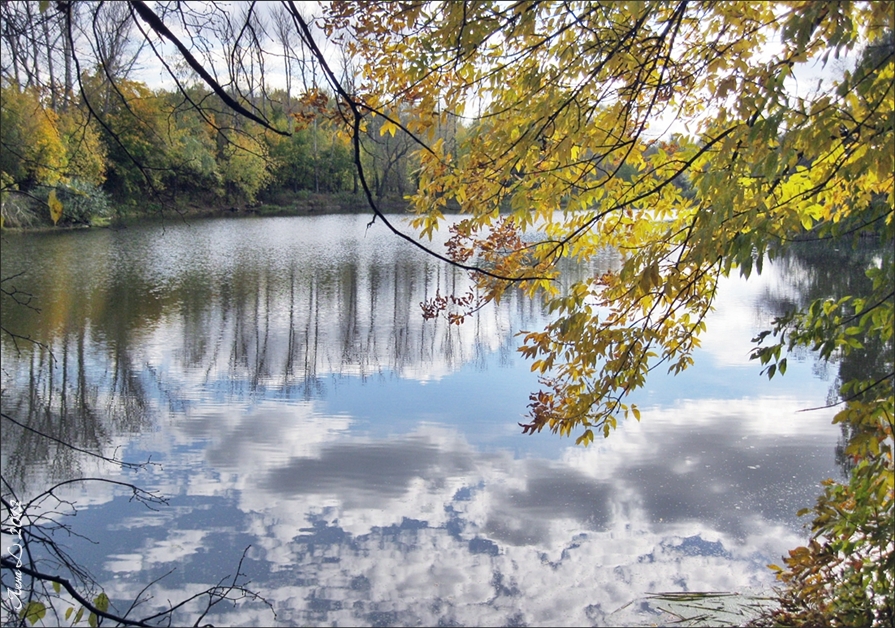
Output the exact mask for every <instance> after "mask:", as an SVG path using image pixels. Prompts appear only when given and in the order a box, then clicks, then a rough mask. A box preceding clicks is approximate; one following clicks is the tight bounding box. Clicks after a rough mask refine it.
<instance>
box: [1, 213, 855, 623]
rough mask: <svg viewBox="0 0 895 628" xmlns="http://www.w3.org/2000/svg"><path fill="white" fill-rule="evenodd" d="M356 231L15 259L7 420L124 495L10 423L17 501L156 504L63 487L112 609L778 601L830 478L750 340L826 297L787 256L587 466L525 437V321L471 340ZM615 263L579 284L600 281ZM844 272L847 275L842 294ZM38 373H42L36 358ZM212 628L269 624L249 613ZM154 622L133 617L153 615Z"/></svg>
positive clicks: (203, 232)
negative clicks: (682, 594)
mask: <svg viewBox="0 0 895 628" xmlns="http://www.w3.org/2000/svg"><path fill="white" fill-rule="evenodd" d="M368 220H369V219H368V217H365V216H325V217H302V218H264V219H246V220H210V221H200V222H195V223H194V224H170V223H169V224H165V225H145V226H139V227H131V228H129V229H125V230H121V231H110V230H102V231H91V232H83V233H53V234H45V235H29V236H4V240H3V247H2V263H3V276H4V277H7V276H9V275H13V274H15V273H18V272H23V273H24V274H23V275H22V276H21V277H17V278H16V279H14V280H11V281H10V282H7V283H6V284H4V287H7V286H9V285H12V284H14V285H15V286H16V287H17V288H19V289H21V290H27V291H28V292H30V293H32V294H33V295H34V301H33V304H34V305H36V306H37V307H39V308H40V312H39V313H37V312H33V311H30V310H26V309H24V308H22V307H13V306H12V305H11V304H10V302H8V301H6V302H4V304H3V324H4V326H5V327H7V328H9V329H15V330H16V331H17V333H20V334H22V335H26V336H27V335H30V336H31V337H33V338H36V339H39V340H42V341H43V342H45V343H46V345H47V349H40V348H36V347H34V346H32V345H30V344H29V343H27V342H22V341H19V343H18V344H19V351H16V348H15V347H14V345H13V343H12V341H11V340H10V339H9V338H8V337H6V336H4V337H3V340H2V342H3V345H2V350H3V369H2V378H3V379H2V387H3V393H2V403H3V412H4V413H7V414H10V415H11V416H14V417H16V418H17V419H18V420H20V421H22V422H27V423H28V424H30V425H32V426H34V427H35V428H38V429H41V430H43V431H45V432H49V433H52V434H54V435H56V436H58V437H60V438H63V439H66V440H68V441H69V442H72V443H74V444H76V445H77V446H78V447H81V448H83V449H87V450H89V451H97V452H103V453H105V454H106V455H112V454H116V455H117V456H118V457H120V458H124V459H126V460H128V461H131V462H142V461H145V460H147V459H148V458H149V457H150V456H151V460H152V461H153V462H155V463H159V464H158V465H152V466H149V467H148V468H146V469H144V470H140V471H129V470H121V469H118V468H115V467H110V466H103V465H101V464H97V463H96V462H95V461H94V460H93V459H91V458H89V457H87V456H84V455H81V454H77V453H75V452H72V451H71V450H68V449H64V448H61V447H60V448H57V447H54V446H53V445H52V443H48V442H47V441H46V440H44V439H40V438H37V437H34V436H33V435H30V434H29V433H27V432H24V431H23V430H22V429H21V428H19V427H17V426H14V425H11V424H8V422H6V421H4V425H3V448H2V463H3V470H4V476H5V477H7V478H8V479H10V480H12V481H13V482H14V486H15V489H16V491H17V492H19V494H20V495H22V496H25V497H28V496H29V495H33V494H36V493H38V492H40V491H42V490H44V489H46V488H47V487H48V486H49V485H50V484H51V483H52V482H54V481H59V480H64V479H69V478H71V477H79V476H102V477H109V478H115V479H120V480H123V481H128V482H133V483H136V484H138V485H140V486H142V487H144V488H147V489H153V490H158V491H160V492H161V493H163V494H164V495H165V496H167V497H168V498H169V504H168V506H166V507H162V508H161V509H160V510H158V511H151V510H148V509H146V508H144V507H142V506H141V505H139V504H136V503H133V502H131V501H129V494H128V493H126V492H124V491H118V490H116V489H115V488H113V487H111V486H108V485H100V484H96V483H88V484H85V485H82V486H79V485H75V486H70V487H69V488H68V489H66V490H67V492H65V493H64V495H65V496H66V497H67V498H69V499H71V500H72V501H74V502H76V503H77V505H78V511H79V512H78V515H77V518H76V519H73V520H72V521H71V523H72V525H73V526H74V529H75V530H76V531H78V532H81V533H83V534H85V535H87V536H89V537H90V538H92V539H94V540H96V541H98V544H96V545H93V544H90V543H87V542H85V541H82V540H79V539H77V538H71V539H64V542H65V543H66V544H67V545H68V547H69V548H70V550H71V552H72V554H73V556H75V557H77V558H78V560H80V561H81V562H82V563H83V564H84V565H85V566H87V567H88V568H89V569H90V570H91V572H92V573H93V575H94V576H95V577H96V578H97V580H98V581H100V582H101V583H103V584H104V585H105V587H106V592H107V593H108V594H109V596H110V597H111V598H112V599H113V601H119V602H121V601H124V600H130V599H133V598H134V597H135V596H136V595H137V593H138V591H139V590H140V589H141V588H142V587H143V586H145V585H146V583H148V582H150V581H152V580H153V579H155V578H158V577H159V576H161V575H162V574H164V573H166V572H168V571H170V570H171V569H172V568H176V569H175V571H174V572H173V573H172V574H171V575H169V576H167V577H166V578H165V579H163V580H162V581H161V582H160V583H159V584H158V585H157V588H156V590H155V599H154V601H153V602H152V603H153V604H155V603H158V604H161V605H164V603H165V600H167V599H170V600H177V599H181V598H183V597H185V593H186V592H190V591H194V590H201V589H204V588H206V587H208V586H210V585H212V584H215V583H217V582H218V580H220V578H221V577H223V576H225V575H227V574H232V573H233V572H234V569H235V568H236V564H237V562H238V561H239V558H240V556H241V555H242V552H243V550H244V549H245V548H247V547H250V549H249V550H248V558H247V560H246V563H245V564H244V566H243V571H244V573H245V574H246V575H247V576H248V577H249V578H250V579H251V580H252V585H251V586H252V587H253V588H255V589H256V590H258V591H259V592H260V593H262V594H263V595H264V596H265V597H266V598H267V599H268V600H270V601H271V603H272V604H273V605H274V607H275V609H276V612H277V617H278V619H279V622H280V623H281V624H284V625H297V624H318V625H458V624H464V625H572V626H579V625H617V624H625V623H633V622H639V623H644V624H648V623H656V622H658V623H662V622H664V621H668V620H670V617H669V616H667V615H662V613H661V611H660V610H659V608H658V607H659V606H661V605H660V604H657V603H655V602H654V601H650V600H649V599H647V598H646V595H647V593H650V592H666V591H736V592H749V591H751V592H762V591H765V592H766V591H767V589H768V587H770V586H771V585H772V583H773V578H772V576H771V574H770V572H769V571H768V570H767V569H766V565H767V564H768V563H770V562H779V560H780V556H781V555H782V554H784V553H785V551H786V550H787V549H789V548H792V547H794V546H796V545H798V544H800V543H801V542H803V540H804V538H805V533H804V531H803V529H802V527H801V526H802V523H803V522H802V521H800V520H798V519H797V517H796V515H795V513H796V511H797V510H799V509H800V508H803V507H805V506H810V505H811V504H813V502H814V498H815V495H816V494H817V493H818V492H819V489H818V485H819V482H820V481H821V480H823V479H825V478H828V477H840V475H841V471H840V470H839V468H838V466H837V462H836V447H837V443H838V441H839V438H840V433H839V430H838V429H837V428H836V427H835V426H832V425H831V423H830V421H831V418H832V413H833V411H832V410H821V411H815V412H799V410H801V409H804V408H808V407H813V406H819V405H824V403H826V401H827V397H828V394H829V392H830V389H831V387H832V386H833V385H834V384H835V377H836V372H835V368H834V367H829V369H823V368H820V367H819V366H818V365H817V364H816V362H815V360H814V358H813V357H812V356H810V355H804V356H802V358H801V360H799V359H796V360H792V359H791V360H790V365H789V369H788V371H787V373H786V376H785V377H783V378H782V379H781V378H775V379H774V380H773V381H771V382H768V381H767V378H765V377H761V376H760V375H759V367H758V366H757V365H756V364H754V363H750V362H749V360H748V354H749V348H750V346H751V344H750V338H751V337H752V336H754V335H755V333H756V332H757V331H758V330H760V329H763V328H765V327H766V326H767V325H768V322H769V320H770V319H771V318H772V317H773V316H774V315H776V314H780V313H782V310H783V309H785V307H786V306H787V305H788V304H793V303H799V302H802V301H804V299H806V298H807V297H808V296H809V295H808V293H809V292H810V290H811V289H812V286H814V285H815V284H816V283H817V276H818V275H819V274H823V272H829V271H821V270H818V268H817V267H815V266H812V265H811V264H809V263H806V262H804V261H800V260H789V261H784V262H781V263H777V264H775V265H773V266H771V265H766V266H765V269H764V272H763V274H762V275H761V276H753V277H752V278H751V279H750V280H749V281H748V282H747V281H745V280H743V279H740V278H735V279H733V278H732V279H729V280H725V281H724V282H723V284H722V286H721V290H720V298H719V301H718V303H717V310H716V311H715V312H714V313H713V315H712V316H711V319H710V320H709V324H708V326H709V331H708V333H707V334H706V336H705V338H704V341H703V348H702V349H701V350H700V352H699V354H698V355H697V356H696V365H695V366H694V367H693V368H691V369H690V370H689V371H687V372H685V373H684V374H682V375H681V376H679V377H676V378H671V377H663V376H661V375H659V376H657V377H655V378H653V379H652V380H650V382H649V384H648V386H647V388H646V389H645V390H643V391H640V392H639V393H638V395H637V398H636V399H634V400H633V401H634V402H635V403H638V405H639V406H640V407H641V408H642V420H641V422H640V423H625V424H622V425H621V426H620V427H619V429H618V430H617V431H616V432H615V433H613V434H612V435H611V436H610V438H609V439H607V440H605V441H598V442H596V443H595V444H594V445H593V446H591V447H589V448H587V449H584V448H580V447H576V446H575V445H574V441H573V440H569V439H561V438H559V437H557V436H554V435H551V434H546V433H544V434H540V435H536V436H523V435H521V434H520V428H519V426H518V425H517V423H518V422H519V421H521V420H523V416H524V414H525V411H526V404H527V401H528V393H530V392H532V391H533V390H536V388H537V381H536V378H535V377H534V376H533V375H532V374H531V373H530V370H529V364H528V363H527V362H526V361H525V360H523V359H521V357H519V356H518V355H517V353H516V347H517V345H518V341H519V339H518V338H517V337H516V336H515V334H516V333H517V332H518V331H520V330H523V329H537V328H538V327H539V326H541V325H542V324H543V322H544V315H543V314H542V312H541V311H540V309H539V307H538V305H537V304H534V303H532V302H530V301H527V300H525V299H521V298H516V297H513V296H511V297H509V298H507V299H505V300H504V301H503V302H502V303H501V304H500V305H499V307H497V306H495V307H489V308H486V309H484V310H482V311H481V312H480V313H479V314H478V316H477V317H476V318H475V319H474V320H470V321H468V322H467V323H466V324H465V325H463V326H461V327H456V326H452V327H450V326H447V325H446V324H445V323H444V321H428V322H425V321H423V320H422V317H421V315H420V308H419V302H420V301H422V300H423V299H425V298H427V297H431V296H433V295H434V294H436V292H441V293H442V294H444V293H447V292H449V291H452V290H462V289H463V288H464V287H465V286H466V285H467V283H468V280H467V278H466V277H465V275H464V274H463V273H460V272H456V271H454V270H452V269H449V268H446V267H445V266H443V265H441V264H440V263H438V262H437V261H435V260H433V259H431V258H428V257H426V256H425V255H423V254H420V253H419V252H417V251H415V250H413V249H411V248H409V247H408V246H406V245H405V244H403V243H401V242H400V241H399V240H398V239H397V238H395V237H393V236H391V235H390V234H389V233H388V232H387V231H386V230H385V229H384V228H383V227H382V226H381V225H374V226H373V227H371V228H369V229H367V228H366V223H367V222H368ZM615 263H616V259H615V258H614V257H613V255H611V254H609V253H607V254H606V255H605V257H601V258H598V259H596V260H595V261H594V266H593V267H592V268H588V269H577V271H576V272H579V273H584V272H601V271H602V270H605V269H607V268H610V267H612V266H613V265H614V264H615ZM834 272H839V271H835V270H834ZM50 351H51V352H52V355H53V356H54V358H55V360H53V359H51V358H50ZM221 610H222V613H223V616H214V617H212V618H211V619H210V620H211V621H214V623H216V624H217V625H224V624H239V625H249V624H262V625H264V624H268V623H269V622H270V621H271V619H272V618H271V615H270V613H269V611H268V610H266V609H265V608H264V607H261V606H257V605H254V606H253V605H250V604H246V605H243V606H240V607H238V608H236V609H233V608H232V607H227V608H223V609H221ZM146 614H148V613H146Z"/></svg>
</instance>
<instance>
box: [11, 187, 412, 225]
mask: <svg viewBox="0 0 895 628" xmlns="http://www.w3.org/2000/svg"><path fill="white" fill-rule="evenodd" d="M276 200H278V201H281V202H279V203H277V202H271V201H261V202H257V203H254V204H251V205H248V204H241V205H230V206H226V205H216V206H212V205H203V204H200V203H198V202H196V201H195V200H192V199H190V200H185V201H183V202H182V203H179V204H174V203H172V204H171V205H169V206H166V207H158V208H156V209H151V210H149V211H145V212H140V213H136V212H133V211H129V210H128V209H125V210H124V211H123V212H121V213H119V214H118V215H117V216H111V217H106V218H99V219H97V220H95V221H93V222H92V223H91V224H82V223H79V224H67V225H51V224H40V225H31V226H4V227H3V229H2V233H4V234H14V233H22V234H25V233H53V232H59V231H79V230H82V229H126V228H127V227H128V226H130V225H137V224H141V223H144V222H154V221H159V220H184V221H188V220H199V219H206V218H248V217H253V216H255V217H267V216H270V217H273V216H324V215H330V214H370V215H371V216H372V215H373V210H372V208H371V207H370V205H369V204H368V203H367V202H366V199H365V198H363V197H346V196H344V195H335V194H302V193H299V194H297V195H296V196H295V197H293V198H290V199H288V200H287V199H284V198H282V197H280V198H279V199H276ZM284 200H285V201H286V202H285V203H283V202H282V201H284ZM377 206H378V207H379V209H380V210H381V211H382V212H383V213H385V214H407V213H408V208H409V207H410V203H409V202H408V201H406V200H403V199H395V198H387V199H381V200H377Z"/></svg>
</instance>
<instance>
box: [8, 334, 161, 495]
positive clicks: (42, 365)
mask: <svg viewBox="0 0 895 628" xmlns="http://www.w3.org/2000/svg"><path fill="white" fill-rule="evenodd" d="M96 343H97V341H96V340H95V339H94V338H93V337H92V335H91V333H90V330H88V329H87V328H86V326H81V327H79V328H77V329H75V330H72V331H71V332H70V333H66V334H64V335H61V336H58V337H56V338H54V340H53V341H52V342H51V343H49V344H47V345H35V346H33V347H31V348H30V350H27V351H23V352H22V353H17V352H15V350H14V348H12V347H10V346H8V345H7V344H4V346H3V353H4V358H3V370H4V380H6V381H4V384H3V414H4V415H6V416H7V417H9V419H8V420H7V419H4V425H3V454H4V460H3V468H4V470H3V475H4V479H6V480H7V481H9V482H10V483H11V484H12V485H13V490H16V491H22V490H23V489H25V487H26V478H28V479H29V481H31V480H34V479H35V476H40V479H42V480H45V481H49V482H53V481H57V480H60V479H70V478H74V477H81V476H82V475H83V474H84V472H85V470H84V469H82V467H81V465H82V462H83V456H82V455H81V454H80V453H79V452H77V451H76V450H75V449H73V447H74V448H77V449H82V450H86V451H88V452H93V453H96V454H100V455H110V454H111V452H110V448H111V447H113V441H114V440H116V437H118V436H120V435H125V434H137V433H139V432H141V431H142V430H144V429H146V428H147V427H148V425H149V424H150V421H151V419H150V415H149V413H148V411H147V410H148V401H147V394H146V390H145V389H144V385H143V382H142V380H141V377H140V371H139V369H138V368H135V367H134V364H133V360H132V358H131V356H130V353H129V351H128V350H127V347H126V346H125V345H121V344H119V345H115V346H114V348H111V349H108V350H106V351H104V352H103V353H104V354H105V355H104V358H105V359H106V360H107V364H106V366H104V367H103V368H96V366H95V364H94V361H95V359H96V350H97V348H96V346H95V344H96ZM17 423H18V424H21V425H18V424H17ZM23 426H27V427H23ZM28 428H30V429H28ZM46 436H49V437H50V438H47V437H46ZM59 441H61V443H67V444H69V445H71V447H69V446H65V445H63V444H60V442H59Z"/></svg>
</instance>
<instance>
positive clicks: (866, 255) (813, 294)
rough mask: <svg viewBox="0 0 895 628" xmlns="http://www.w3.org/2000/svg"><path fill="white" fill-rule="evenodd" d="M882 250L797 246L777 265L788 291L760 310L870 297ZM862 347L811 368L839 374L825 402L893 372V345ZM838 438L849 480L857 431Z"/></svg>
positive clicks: (769, 297) (874, 245) (835, 244)
mask: <svg viewBox="0 0 895 628" xmlns="http://www.w3.org/2000/svg"><path fill="white" fill-rule="evenodd" d="M883 251H884V249H883V248H882V247H881V246H880V244H879V243H878V242H876V241H871V240H867V239H865V240H861V241H859V242H858V243H857V246H854V247H853V246H852V243H851V242H849V241H842V242H840V241H821V242H800V243H796V244H795V245H794V246H792V247H789V248H787V249H786V252H785V254H784V255H783V256H782V257H781V258H780V259H778V260H776V261H775V267H776V268H778V269H780V273H781V276H782V277H785V278H786V280H787V288H788V289H789V290H790V291H789V292H787V293H783V292H777V293H772V292H767V293H766V294H765V296H764V298H763V299H762V303H761V305H762V307H763V308H765V309H767V310H768V312H769V313H770V314H771V315H772V316H783V315H784V314H786V313H787V312H791V311H792V310H794V309H797V308H798V309H804V308H806V307H807V306H808V304H810V303H811V302H812V301H814V300H815V299H821V298H830V299H839V298H841V297H843V296H846V295H856V294H871V293H872V290H871V280H870V279H869V278H868V277H867V274H866V273H867V270H868V269H869V268H871V267H874V266H877V265H878V264H879V260H880V257H881V255H882V253H883ZM861 342H862V343H863V345H864V347H863V348H861V349H853V350H852V351H851V352H850V353H849V354H848V355H845V356H842V355H836V354H834V356H833V358H831V361H830V363H827V362H824V361H823V360H821V359H820V358H816V360H815V370H816V371H819V372H823V373H826V369H828V368H829V367H830V366H831V365H835V367H836V368H838V374H837V376H836V378H835V379H834V382H833V384H832V385H831V387H830V391H829V394H828V397H827V403H828V404H834V403H836V402H838V401H839V400H840V399H841V396H840V386H841V385H842V382H848V381H876V380H878V379H879V378H881V377H883V376H884V375H886V374H887V373H890V372H891V371H892V352H893V347H892V345H891V343H889V344H888V345H884V344H883V343H882V342H881V341H880V340H879V339H878V338H871V339H866V338H862V339H861ZM840 426H841V429H842V437H841V439H840V441H839V443H838V445H837V446H836V461H837V463H838V464H839V466H840V467H841V469H842V471H843V473H844V474H845V476H846V477H847V476H848V475H849V473H850V472H851V467H852V464H853V463H852V461H851V459H850V458H849V457H848V456H847V455H846V454H845V448H846V446H847V445H848V443H849V442H850V441H851V439H852V438H853V437H854V436H855V429H856V427H855V426H854V425H852V424H850V423H847V422H843V423H841V424H840Z"/></svg>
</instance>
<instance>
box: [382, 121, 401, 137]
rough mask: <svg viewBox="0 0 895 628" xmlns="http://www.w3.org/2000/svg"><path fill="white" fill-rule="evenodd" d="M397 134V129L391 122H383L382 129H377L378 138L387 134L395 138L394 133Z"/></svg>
mask: <svg viewBox="0 0 895 628" xmlns="http://www.w3.org/2000/svg"><path fill="white" fill-rule="evenodd" d="M397 132H398V127H397V126H396V125H395V124H394V123H393V122H390V121H388V120H386V121H385V122H383V123H382V128H381V129H379V135H380V136H382V135H385V134H386V133H388V134H389V135H391V136H392V137H394V136H395V133H397Z"/></svg>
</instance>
